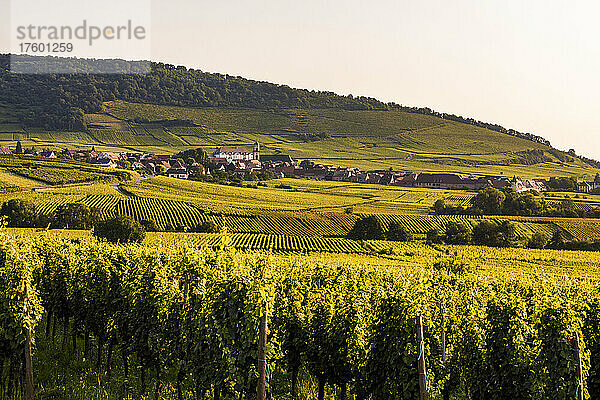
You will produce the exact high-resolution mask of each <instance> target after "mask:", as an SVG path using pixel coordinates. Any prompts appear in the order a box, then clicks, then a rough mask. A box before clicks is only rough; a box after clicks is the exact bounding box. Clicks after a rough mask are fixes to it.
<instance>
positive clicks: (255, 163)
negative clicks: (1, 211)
mask: <svg viewBox="0 0 600 400" xmlns="http://www.w3.org/2000/svg"><path fill="white" fill-rule="evenodd" d="M0 154H4V155H8V154H23V155H30V156H37V157H45V158H68V159H73V160H77V161H81V162H85V163H89V164H91V165H93V166H96V167H102V168H122V169H129V170H134V171H137V172H139V173H141V174H142V175H164V176H168V177H171V178H177V179H197V178H198V176H199V175H211V174H214V173H215V172H216V171H224V172H228V173H230V174H233V175H238V176H240V177H243V176H244V175H245V174H247V173H249V172H261V171H269V172H271V173H273V174H274V175H275V176H276V177H278V178H285V177H298V178H306V179H317V180H327V181H338V182H354V183H367V184H378V185H392V186H404V187H416V188H431V189H459V190H460V189H462V190H481V189H485V188H487V187H493V188H496V189H500V188H503V187H506V186H511V187H512V188H513V189H515V190H516V191H517V192H526V191H536V192H543V191H546V190H549V188H550V187H551V185H550V183H551V180H550V179H521V178H519V177H516V176H513V177H511V178H508V177H501V176H491V175H489V176H473V175H469V176H465V175H461V174H455V173H430V172H414V171H394V170H392V169H389V170H369V171H365V170H361V169H359V168H355V167H340V166H334V165H324V164H317V163H314V162H312V161H310V160H303V161H301V162H300V163H299V162H298V161H297V160H295V159H294V158H292V157H291V156H290V155H284V154H261V150H260V144H259V143H258V142H255V143H254V144H253V146H252V150H250V149H248V148H246V147H244V146H222V147H219V148H217V149H216V150H215V151H214V152H212V153H210V154H208V163H206V165H202V164H200V163H198V162H197V161H196V160H193V159H188V160H183V159H179V158H174V157H173V156H171V155H168V154H164V155H156V154H148V153H143V152H123V153H118V152H107V151H96V150H95V148H92V149H91V150H79V149H78V150H72V149H65V150H63V151H59V152H55V151H52V150H44V151H35V150H34V149H33V148H31V149H25V150H22V149H20V144H19V145H17V148H16V149H15V151H12V150H11V149H9V148H6V147H0ZM596 189H600V177H599V176H598V175H597V176H596V178H595V179H594V180H593V181H591V182H586V181H578V182H577V183H576V188H575V187H573V189H572V190H570V191H576V192H581V193H590V192H592V191H594V190H596Z"/></svg>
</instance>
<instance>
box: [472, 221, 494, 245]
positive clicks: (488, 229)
mask: <svg viewBox="0 0 600 400" xmlns="http://www.w3.org/2000/svg"><path fill="white" fill-rule="evenodd" d="M497 240H498V225H497V224H495V223H494V222H490V221H481V222H480V223H479V224H477V225H476V226H475V227H474V228H473V242H474V243H476V244H480V245H484V246H493V245H494V244H495V243H496V242H497Z"/></svg>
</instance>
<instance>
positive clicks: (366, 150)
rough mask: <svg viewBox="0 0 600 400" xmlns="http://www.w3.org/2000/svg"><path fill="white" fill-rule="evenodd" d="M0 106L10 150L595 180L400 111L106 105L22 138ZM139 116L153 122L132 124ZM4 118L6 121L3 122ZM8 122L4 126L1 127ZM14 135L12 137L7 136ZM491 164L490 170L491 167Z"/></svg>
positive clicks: (467, 128) (503, 138) (479, 134)
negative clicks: (71, 126) (231, 147)
mask: <svg viewBox="0 0 600 400" xmlns="http://www.w3.org/2000/svg"><path fill="white" fill-rule="evenodd" d="M2 110H3V109H2V108H1V107H0V131H2V130H3V131H6V132H4V133H0V144H2V145H11V146H14V144H15V140H16V139H22V140H24V144H25V145H26V146H31V145H35V146H36V147H45V146H52V147H59V148H65V147H87V148H89V147H90V146H92V145H95V146H96V148H97V149H107V150H114V149H123V148H128V149H139V150H145V151H149V152H159V153H161V152H164V153H174V152H177V151H180V150H181V149H185V148H190V147H198V146H201V147H204V148H206V149H207V150H212V149H214V148H215V147H217V146H219V145H222V144H247V145H249V144H251V143H252V142H254V141H255V140H258V141H259V142H260V143H261V144H262V150H263V152H264V153H278V152H281V153H285V154H291V155H292V156H293V157H295V158H297V159H305V158H308V159H311V160H315V161H319V162H323V163H327V164H335V165H342V166H357V167H361V168H380V169H387V168H389V167H393V168H394V169H403V170H415V171H452V172H461V173H473V174H495V175H505V176H512V175H515V174H516V175H520V176H522V177H547V176H560V175H575V176H587V177H588V178H589V177H591V176H593V175H595V173H596V172H597V170H595V169H593V168H591V167H590V166H588V165H586V164H583V163H582V162H581V161H579V160H575V161H574V162H570V163H562V162H560V161H559V160H558V159H555V158H554V157H552V158H553V162H548V163H543V164H536V165H533V166H527V165H521V164H514V163H513V164H510V165H501V164H508V163H510V161H509V160H511V159H513V158H514V157H515V152H519V151H524V150H528V149H543V150H547V149H548V147H546V146H544V145H541V144H538V143H534V142H531V141H527V140H523V139H519V138H515V137H512V136H508V135H504V134H500V133H497V132H493V131H489V130H486V129H482V128H477V127H474V126H471V125H465V124H461V123H456V122H450V121H445V120H442V119H439V118H436V117H430V116H424V115H419V114H411V113H405V112H401V111H385V112H384V111H343V110H321V109H317V110H305V109H286V110H278V111H268V110H249V109H219V108H201V109H194V108H181V107H166V106H154V105H147V104H131V103H123V102H113V103H107V105H106V112H107V113H106V114H94V115H88V116H86V119H87V122H88V124H89V127H90V129H89V133H77V132H75V133H73V132H46V131H41V130H29V131H28V132H27V133H23V132H24V131H23V130H22V128H21V127H19V126H18V124H15V122H14V119H13V118H12V117H11V116H10V113H9V110H7V109H4V111H2ZM136 117H138V118H145V119H146V120H148V121H150V122H149V123H145V124H136V123H133V122H131V121H132V120H133V119H135V118H136ZM3 118H4V119H3ZM165 119H186V120H192V121H194V124H195V126H189V127H185V126H179V127H167V126H163V125H161V124H160V123H152V121H158V120H165ZM1 122H6V123H1ZM8 131H12V132H8ZM490 163H491V164H495V165H488V164H490Z"/></svg>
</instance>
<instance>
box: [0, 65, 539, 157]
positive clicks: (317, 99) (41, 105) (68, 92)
mask: <svg viewBox="0 0 600 400" xmlns="http://www.w3.org/2000/svg"><path fill="white" fill-rule="evenodd" d="M40 60H41V58H40V57H27V56H20V57H18V62H20V63H31V64H32V65H31V66H28V67H27V70H29V71H35V68H36V66H37V65H39V67H40V68H43V67H44V65H46V64H48V63H56V62H57V61H58V60H60V62H61V63H62V65H64V64H65V63H67V64H68V65H69V69H70V70H76V71H77V70H81V71H82V72H83V73H78V74H63V75H57V74H42V73H40V74H13V73H11V72H10V65H11V58H10V55H7V54H4V55H0V104H1V103H4V104H6V105H10V106H11V108H12V109H14V110H15V113H16V115H17V117H18V118H19V120H20V121H21V122H22V123H24V124H26V125H28V126H36V127H42V128H46V129H57V130H65V129H66V130H70V131H72V130H85V129H86V127H85V123H84V120H83V115H84V113H97V112H100V111H102V103H103V102H105V101H112V100H124V101H129V102H137V103H151V104H158V105H172V106H186V107H245V108H255V109H280V108H306V109H310V108H313V109H314V108H328V109H343V110H390V109H399V110H402V111H406V112H412V113H419V114H425V115H431V116H436V117H439V118H443V119H447V120H451V121H457V122H463V123H467V124H470V125H475V126H479V127H483V128H486V129H490V130H493V131H497V132H501V133H505V134H508V135H512V136H517V137H521V138H524V139H528V140H532V141H535V142H538V143H544V144H548V145H549V144H550V143H549V142H548V141H547V140H546V139H544V138H542V137H539V136H536V135H532V134H530V133H522V132H518V131H515V130H513V129H506V128H504V127H502V126H500V125H497V124H490V123H485V122H481V121H477V120H474V119H472V118H465V117H462V116H457V115H453V114H446V113H440V112H437V111H434V110H431V109H430V108H417V107H405V106H401V105H399V104H396V103H384V102H381V101H379V100H376V99H374V98H369V97H362V96H360V97H355V96H352V95H348V96H340V95H337V94H335V93H332V92H324V91H314V90H306V89H294V88H290V87H289V86H286V85H276V84H272V83H268V82H258V81H253V80H248V79H244V78H241V77H237V76H230V75H223V74H215V73H206V72H202V71H200V70H195V69H188V68H186V67H184V66H175V65H169V64H163V63H152V72H151V73H149V74H136V73H132V71H135V66H136V65H135V64H132V63H129V62H125V61H121V60H113V61H114V65H113V66H112V69H113V70H117V71H119V70H120V71H122V72H123V73H119V74H90V73H87V72H86V71H89V68H90V60H78V59H58V58H52V57H46V58H45V59H43V62H40ZM102 61H103V60H98V62H102ZM37 63H39V64H37ZM40 72H42V70H40Z"/></svg>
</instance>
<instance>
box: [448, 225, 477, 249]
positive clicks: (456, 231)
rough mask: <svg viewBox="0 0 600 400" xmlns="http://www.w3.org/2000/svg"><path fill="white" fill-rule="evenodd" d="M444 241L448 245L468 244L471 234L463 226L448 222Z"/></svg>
mask: <svg viewBox="0 0 600 400" xmlns="http://www.w3.org/2000/svg"><path fill="white" fill-rule="evenodd" d="M444 239H445V242H446V243H448V244H468V243H469V242H470V241H471V232H469V228H467V226H466V225H465V224H462V223H459V222H450V223H449V224H448V225H447V226H446V234H445V238H444Z"/></svg>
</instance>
